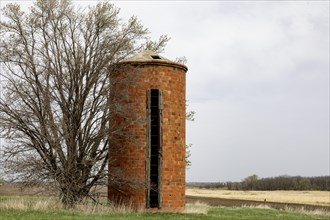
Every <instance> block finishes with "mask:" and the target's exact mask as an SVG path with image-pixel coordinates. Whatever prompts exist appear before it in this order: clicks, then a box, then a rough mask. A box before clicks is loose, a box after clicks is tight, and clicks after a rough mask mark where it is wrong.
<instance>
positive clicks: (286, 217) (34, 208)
mask: <svg viewBox="0 0 330 220" xmlns="http://www.w3.org/2000/svg"><path fill="white" fill-rule="evenodd" d="M187 212H189V213H166V212H158V213H155V212H142V211H139V212H133V211H131V210H129V209H127V208H126V209H125V207H124V208H119V209H118V208H117V209H116V208H109V207H108V206H93V205H90V204H89V205H81V206H79V207H77V208H76V209H73V210H66V209H63V208H62V207H61V204H60V203H59V202H58V201H56V199H54V198H49V197H13V196H11V197H4V196H0V220H20V219H21V220H42V219H46V220H48V219H49V220H50V219H54V220H55V219H56V220H89V219H93V220H108V219H125V220H126V219H127V220H136V219H141V220H144V219H146V220H152V219H154V220H168V219H178V220H180V219H182V220H194V219H196V220H215V219H223V220H227V219H228V220H268V219H280V220H307V219H308V220H309V219H320V220H329V219H330V216H329V215H325V214H323V215H316V214H311V213H309V214H305V213H298V212H289V211H279V210H274V209H270V208H227V207H217V208H211V207H208V206H206V205H203V204H189V205H188V208H187ZM194 212H197V213H205V214H194Z"/></svg>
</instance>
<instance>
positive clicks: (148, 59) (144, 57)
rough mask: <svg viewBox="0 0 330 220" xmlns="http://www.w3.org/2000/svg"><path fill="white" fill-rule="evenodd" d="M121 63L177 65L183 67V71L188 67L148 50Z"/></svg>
mask: <svg viewBox="0 0 330 220" xmlns="http://www.w3.org/2000/svg"><path fill="white" fill-rule="evenodd" d="M121 63H140V64H160V65H166V66H167V65H168V66H177V67H179V68H181V69H185V71H187V69H188V68H187V67H186V66H185V65H183V64H180V63H176V62H174V61H172V60H169V59H167V58H165V57H163V56H160V55H159V54H157V53H155V52H153V51H150V50H144V51H142V52H141V53H138V54H136V55H134V56H132V57H130V58H127V59H125V60H123V61H122V62H121Z"/></svg>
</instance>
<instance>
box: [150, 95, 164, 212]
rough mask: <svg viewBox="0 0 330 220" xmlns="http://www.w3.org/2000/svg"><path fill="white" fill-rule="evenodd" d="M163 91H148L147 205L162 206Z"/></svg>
mask: <svg viewBox="0 0 330 220" xmlns="http://www.w3.org/2000/svg"><path fill="white" fill-rule="evenodd" d="M161 100H162V99H161V91H160V90H158V89H151V90H149V91H148V104H147V131H148V142H147V144H148V146H147V186H148V187H147V188H148V189H147V207H148V208H160V207H161V191H160V189H161V157H162V147H161V143H162V141H161V140H162V129H161V121H162V120H161V117H162V108H161V106H162V101H161Z"/></svg>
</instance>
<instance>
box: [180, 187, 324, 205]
mask: <svg viewBox="0 0 330 220" xmlns="http://www.w3.org/2000/svg"><path fill="white" fill-rule="evenodd" d="M186 194H187V195H191V196H202V197H213V198H224V199H243V200H254V201H264V200H265V199H266V201H268V202H283V203H298V204H310V205H319V206H330V192H329V191H234V190H218V189H214V190H212V189H198V188H188V189H187V190H186Z"/></svg>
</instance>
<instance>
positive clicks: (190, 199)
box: [186, 196, 330, 213]
mask: <svg viewBox="0 0 330 220" xmlns="http://www.w3.org/2000/svg"><path fill="white" fill-rule="evenodd" d="M195 202H202V203H206V204H208V205H210V206H226V207H244V206H262V205H264V206H268V207H271V208H274V209H278V210H306V211H316V210H322V211H325V212H326V213H330V206H317V205H305V204H296V203H280V202H267V201H264V202H260V201H251V200H240V199H223V198H210V197H201V196H186V203H195Z"/></svg>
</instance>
